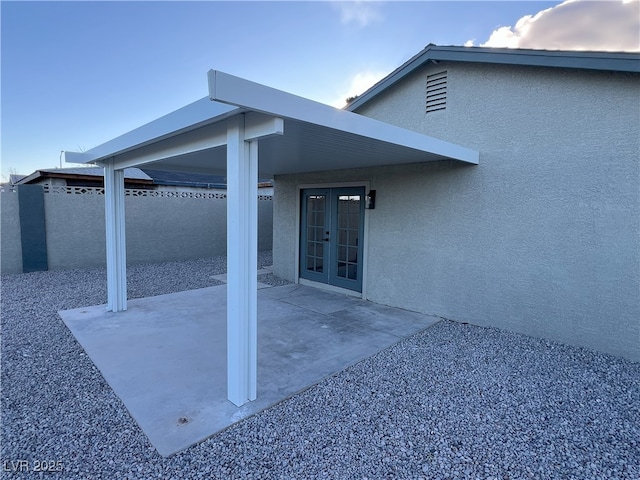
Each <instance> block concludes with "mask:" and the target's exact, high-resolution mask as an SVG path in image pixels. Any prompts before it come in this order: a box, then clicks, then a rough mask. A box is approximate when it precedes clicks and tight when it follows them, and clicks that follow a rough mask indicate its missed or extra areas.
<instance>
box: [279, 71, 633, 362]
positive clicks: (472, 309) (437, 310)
mask: <svg viewBox="0 0 640 480" xmlns="http://www.w3.org/2000/svg"><path fill="white" fill-rule="evenodd" d="M444 69H446V70H447V72H448V80H449V82H448V92H447V93H448V95H447V108H446V110H443V111H439V112H435V113H430V114H426V115H425V113H424V110H425V79H426V75H427V73H431V72H439V71H442V70H444ZM638 85H640V83H639V82H638V76H637V75H636V76H630V75H626V74H613V73H603V72H588V71H578V70H555V69H544V68H532V67H529V68H523V67H511V66H496V65H491V66H486V65H485V66H482V65H471V64H467V65H464V64H448V65H447V64H439V65H432V66H429V67H427V68H423V69H421V70H420V71H417V72H415V73H414V74H412V75H410V76H409V77H407V78H406V79H404V80H403V81H402V82H401V83H400V84H398V85H396V86H395V87H394V88H393V89H391V90H390V91H388V92H385V93H382V94H380V95H379V96H378V97H376V98H375V99H373V100H372V101H370V102H368V103H367V104H365V105H364V106H363V107H362V108H361V109H360V110H359V113H362V114H364V115H367V116H371V117H374V118H378V119H380V120H384V121H386V122H389V123H394V124H396V125H399V126H401V127H404V128H408V129H412V130H416V131H419V132H421V133H425V134H427V135H431V136H433V137H436V138H440V139H443V140H448V141H451V142H455V143H457V144H460V145H463V146H465V147H469V148H473V149H477V150H478V151H479V152H480V165H479V166H462V165H460V164H454V163H450V162H441V163H438V164H423V165H408V166H399V167H382V168H375V169H365V170H355V171H354V170H345V171H338V172H324V173H318V174H310V175H297V176H284V177H277V178H276V194H275V199H274V201H275V204H274V232H275V233H274V235H275V237H274V270H275V272H276V273H277V274H279V275H281V276H284V277H286V278H294V277H295V275H296V265H295V260H294V258H292V257H293V255H292V252H293V251H294V250H295V241H296V240H295V239H296V238H297V237H296V229H297V226H296V225H295V218H296V216H295V213H296V212H295V205H296V198H295V195H296V194H297V193H296V192H297V190H296V185H299V184H308V183H315V182H317V183H322V182H330V181H350V180H367V181H370V182H371V188H372V189H376V190H377V200H376V209H375V210H370V211H367V215H368V226H369V229H368V232H367V233H366V234H368V256H367V258H366V261H367V278H366V279H365V282H366V297H367V298H368V299H370V300H372V301H374V302H378V303H383V304H387V305H392V306H397V307H402V308H407V309H410V310H415V311H419V312H423V313H429V314H434V315H440V316H442V317H445V318H451V319H455V320H460V321H467V322H471V323H474V324H477V325H490V326H495V327H499V328H505V329H509V330H513V331H517V332H521V333H525V334H529V335H535V336H540V337H545V338H550V339H554V340H559V341H562V342H566V343H569V344H573V345H580V346H585V347H589V348H594V349H598V350H601V351H604V352H608V353H612V354H615V355H620V356H625V357H628V358H631V359H634V360H640V215H639V214H638V212H640V188H639V187H640V168H639V158H638V155H639V153H638V152H640V137H639V136H638V135H637V132H638V131H639V130H640V112H639V110H638V106H637V105H638V99H639V98H640V90H639V87H638Z"/></svg>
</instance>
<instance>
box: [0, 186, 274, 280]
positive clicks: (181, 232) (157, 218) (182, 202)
mask: <svg viewBox="0 0 640 480" xmlns="http://www.w3.org/2000/svg"><path fill="white" fill-rule="evenodd" d="M87 191H88V192H89V193H83V194H64V193H45V195H44V199H45V220H46V238H47V257H48V268H49V270H64V269H73V268H98V267H104V266H105V263H106V246H105V217H104V195H101V194H95V193H91V192H92V191H93V189H87ZM260 198H261V200H259V201H258V222H259V225H258V249H259V250H261V251H262V250H271V248H272V241H273V231H272V216H273V202H272V201H271V199H270V197H267V196H261V197H260ZM17 199H18V194H17V193H15V192H3V193H2V273H20V272H22V251H21V248H20V222H19V209H18V201H17ZM226 204H227V202H226V199H225V198H200V197H197V196H195V195H189V196H185V197H180V196H126V197H125V212H126V227H125V228H126V238H127V263H130V264H134V263H156V262H167V261H179V260H188V259H196V258H206V257H211V256H215V255H224V254H225V253H226V248H227V245H226Z"/></svg>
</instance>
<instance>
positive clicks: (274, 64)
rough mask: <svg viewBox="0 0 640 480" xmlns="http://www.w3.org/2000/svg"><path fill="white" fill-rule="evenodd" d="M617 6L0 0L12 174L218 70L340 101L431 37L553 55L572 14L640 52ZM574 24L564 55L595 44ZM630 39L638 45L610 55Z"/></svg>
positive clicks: (6, 144) (79, 146) (44, 163)
mask: <svg viewBox="0 0 640 480" xmlns="http://www.w3.org/2000/svg"><path fill="white" fill-rule="evenodd" d="M568 3H570V4H571V5H568V6H567V5H565V4H568ZM607 3H609V4H611V3H618V4H620V5H621V6H622V5H624V8H625V9H626V10H625V11H622V7H620V8H619V9H618V10H620V11H619V12H618V11H617V10H616V11H615V12H614V11H612V10H611V7H609V10H607V12H608V13H607V12H605V14H603V13H602V12H598V11H597V10H598V8H600V7H599V6H602V5H603V3H602V2H590V1H583V0H577V1H575V0H574V1H569V2H565V4H562V2H559V1H552V2H525V1H523V2H520V1H518V2H509V1H498V2H484V1H473V2H462V1H447V2H445V1H413V2H398V1H389V2H306V1H305V2H217V1H207V2H205V1H202V2H30V1H26V2H24V1H23V2H9V1H2V2H1V3H0V9H1V11H0V13H1V27H2V30H1V35H2V36H1V41H2V44H1V58H2V60H1V62H2V63H1V67H2V70H1V82H2V83H1V100H2V104H1V122H2V123H1V133H2V137H1V141H2V145H1V155H2V157H1V159H2V171H1V173H2V180H3V181H5V180H6V179H7V178H8V174H9V173H21V174H29V173H31V172H33V171H34V170H36V169H38V168H53V167H57V166H58V165H59V155H60V151H61V150H70V151H83V150H88V149H90V148H92V147H94V146H96V145H98V144H100V143H103V142H105V141H107V140H109V139H111V138H113V137H115V136H117V135H120V134H122V133H124V132H126V131H129V130H131V129H133V128H135V127H137V126H140V125H141V124H144V123H146V122H149V121H151V120H153V119H155V118H157V117H159V116H161V115H164V114H166V113H169V112H170V111H172V110H175V109H177V108H180V107H181V106H183V105H185V104H187V103H190V102H192V101H194V100H197V99H199V98H202V97H204V96H206V95H207V77H206V72H207V71H208V70H209V69H211V68H215V69H217V70H221V71H224V72H227V73H231V74H233V75H237V76H240V77H244V78H247V79H249V80H252V81H256V82H259V83H263V84H265V85H268V86H271V87H275V88H278V89H282V90H285V91H288V92H291V93H295V94H297V95H301V96H304V97H307V98H311V99H314V100H317V101H321V102H324V103H328V104H332V105H335V106H340V104H341V102H342V101H343V100H344V99H345V98H346V97H347V96H349V95H352V94H355V93H362V91H363V90H364V89H366V87H368V86H370V85H371V84H372V83H373V82H375V81H376V80H378V79H380V78H381V77H382V76H383V75H386V74H387V73H389V72H391V71H392V70H393V69H394V68H396V67H397V66H399V65H400V64H401V63H403V62H404V61H406V60H407V59H409V58H410V57H411V56H412V55H414V54H415V53H417V52H418V51H420V50H421V49H422V48H424V47H425V46H426V45H427V44H428V43H435V44H438V45H464V44H467V45H471V44H473V45H487V46H524V47H529V46H531V45H533V48H545V44H544V39H549V41H551V39H552V37H553V33H552V30H550V28H551V27H549V28H545V25H546V24H548V25H550V26H553V22H551V20H552V19H553V16H554V15H555V13H556V12H560V10H562V9H563V11H564V12H568V14H569V15H573V16H574V17H575V18H577V19H580V20H581V21H580V22H575V23H576V24H577V25H579V28H578V27H575V28H574V29H575V30H576V32H574V33H575V35H574V38H576V39H578V38H580V37H581V36H582V37H584V36H585V33H589V35H593V32H594V25H593V23H594V22H598V23H597V26H596V28H595V31H600V30H602V31H603V32H604V33H603V34H602V35H601V37H602V38H601V39H599V40H594V41H596V44H595V49H616V50H618V49H626V50H636V49H638V48H640V46H638V37H639V36H640V29H639V28H638V21H636V20H633V21H632V22H631V23H628V20H626V18H627V17H628V16H629V11H630V12H631V16H632V17H633V16H634V15H635V13H636V10H637V6H638V5H639V3H638V1H637V0H633V1H625V2H624V3H623V2H607ZM629 5H631V7H629ZM578 6H579V7H580V10H578ZM629 8H633V9H635V10H629ZM569 9H573V10H569ZM540 12H543V13H540ZM574 12H575V13H574ZM536 15H537V16H536ZM607 15H608V16H609V17H610V18H608V17H607ZM622 16H624V18H625V20H623V17H622ZM556 17H557V18H560V17H559V16H558V15H556ZM635 17H638V15H635ZM545 22H546V23H545ZM606 22H609V23H612V24H613V25H608V26H606V25H605V27H607V28H605V27H602V25H603V24H604V23H606ZM566 23H567V22H566V21H565V22H564V25H566ZM572 23H573V22H572ZM622 23H624V25H621V24H622ZM616 24H617V25H616ZM601 27H602V28H601ZM625 29H626V30H625ZM556 30H557V29H556ZM565 30H566V29H563V39H562V42H565V43H561V44H560V47H562V48H567V49H572V48H578V49H581V48H582V49H583V48H592V49H594V46H593V45H590V46H589V45H587V47H584V44H583V43H580V42H581V41H582V40H580V41H578V40H576V42H578V43H576V44H575V45H572V44H571V43H570V41H568V40H567V38H570V37H571V35H567V32H566V31H565ZM569 30H570V32H569V33H571V28H569ZM605 30H606V31H605ZM609 30H611V33H610V34H609V33H607V32H608V31H609ZM624 31H628V32H630V35H629V36H630V38H631V39H630V45H631V46H630V47H629V46H627V44H624V45H622V47H620V46H618V45H614V46H613V47H612V48H608V47H607V42H608V41H609V40H610V38H609V37H617V38H618V39H619V37H621V36H624V35H622V34H621V32H624ZM532 32H534V33H532ZM607 35H608V36H607ZM534 37H535V38H534ZM541 41H542V44H540V42H541ZM501 42H502V43H501ZM527 42H529V43H527ZM536 42H538V43H536ZM567 42H568V43H567ZM539 45H542V47H540V46H539ZM600 46H602V48H600ZM560 47H558V46H557V45H555V44H554V45H552V46H550V47H548V48H560ZM63 166H64V165H63ZM67 166H69V165H67Z"/></svg>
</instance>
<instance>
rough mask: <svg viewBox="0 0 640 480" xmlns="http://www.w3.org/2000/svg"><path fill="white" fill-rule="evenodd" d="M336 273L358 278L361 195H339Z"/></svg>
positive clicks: (350, 278)
mask: <svg viewBox="0 0 640 480" xmlns="http://www.w3.org/2000/svg"><path fill="white" fill-rule="evenodd" d="M336 224H337V228H338V231H337V232H336V233H337V242H338V244H337V248H336V252H337V253H336V256H337V258H336V264H337V270H336V274H337V276H338V277H341V278H346V279H349V280H357V279H358V248H357V245H358V232H359V231H360V195H339V196H338V218H337V222H336Z"/></svg>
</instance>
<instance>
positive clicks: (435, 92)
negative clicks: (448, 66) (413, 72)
mask: <svg viewBox="0 0 640 480" xmlns="http://www.w3.org/2000/svg"><path fill="white" fill-rule="evenodd" d="M446 107H447V72H446V70H445V71H444V72H439V73H434V74H433V75H427V110H426V113H431V112H435V111H438V110H444V109H445V108H446Z"/></svg>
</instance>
